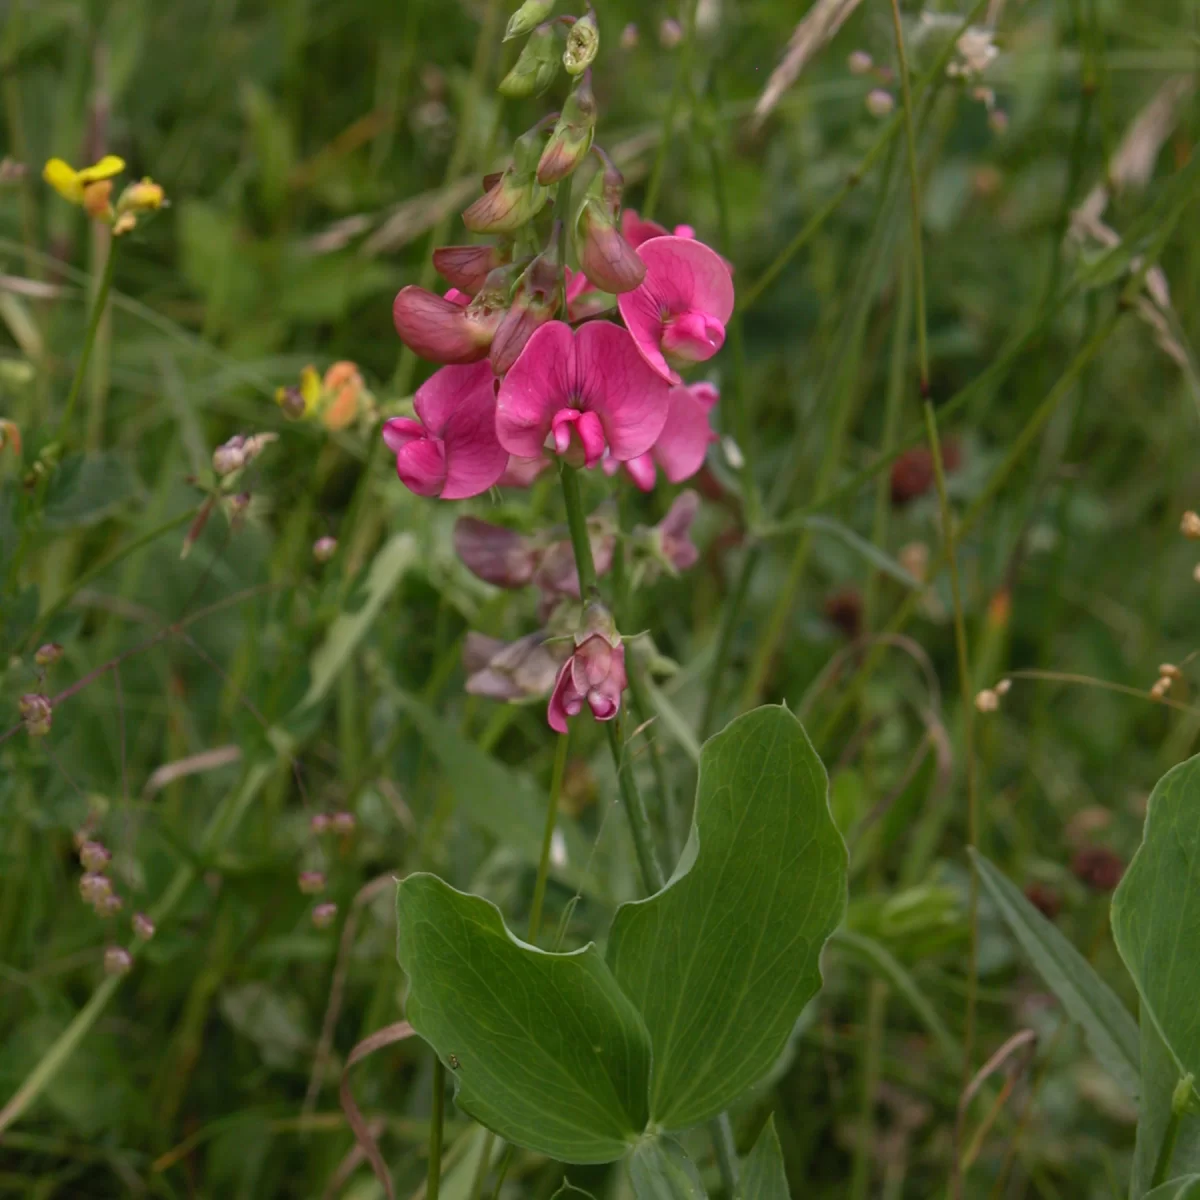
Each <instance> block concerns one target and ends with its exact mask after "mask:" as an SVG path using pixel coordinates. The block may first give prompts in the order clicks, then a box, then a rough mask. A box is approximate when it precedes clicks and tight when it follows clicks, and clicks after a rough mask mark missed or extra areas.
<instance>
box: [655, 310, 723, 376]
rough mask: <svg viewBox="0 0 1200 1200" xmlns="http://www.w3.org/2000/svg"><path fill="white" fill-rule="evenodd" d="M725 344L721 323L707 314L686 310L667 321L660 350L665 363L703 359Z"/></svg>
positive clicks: (703, 360)
mask: <svg viewBox="0 0 1200 1200" xmlns="http://www.w3.org/2000/svg"><path fill="white" fill-rule="evenodd" d="M723 345H725V326H724V325H722V324H721V322H720V321H718V320H717V319H716V318H715V317H710V316H709V315H708V314H707V313H698V312H686V313H684V314H683V316H681V317H675V318H674V319H673V320H671V321H668V322H667V324H666V327H665V328H664V329H663V336H662V349H663V353H664V354H665V355H666V357H667V361H668V362H679V363H682V364H685V365H686V364H688V363H698V362H707V361H708V359H710V358H712V356H713V355H714V354H716V352H717V351H718V350H720V348H721V347H722V346H723Z"/></svg>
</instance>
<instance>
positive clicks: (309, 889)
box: [296, 871, 325, 896]
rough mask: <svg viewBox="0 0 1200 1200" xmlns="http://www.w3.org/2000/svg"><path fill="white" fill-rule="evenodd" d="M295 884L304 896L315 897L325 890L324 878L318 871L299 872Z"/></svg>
mask: <svg viewBox="0 0 1200 1200" xmlns="http://www.w3.org/2000/svg"><path fill="white" fill-rule="evenodd" d="M296 883H297V885H298V886H299V888H300V890H301V891H302V892H303V893H304V894H305V895H306V896H316V895H319V894H320V893H321V892H323V891H324V890H325V876H324V875H323V874H322V873H321V872H320V871H301V872H300V878H299V879H298V880H297V881H296Z"/></svg>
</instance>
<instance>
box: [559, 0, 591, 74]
mask: <svg viewBox="0 0 1200 1200" xmlns="http://www.w3.org/2000/svg"><path fill="white" fill-rule="evenodd" d="M599 52H600V26H599V25H598V24H597V23H596V13H595V10H594V9H593V8H592V7H591V5H588V10H587V12H586V13H585V14H584V15H583V16H582V17H580V18H579V20H577V21H576V22H575V24H574V25H572V26H571V28H570V29H569V30H568V31H567V48H566V49H565V50H564V51H563V66H564V67H566V68H567V74H568V75H582V74H583V73H584V71H586V70H587V69H588V67H590V66H591V65H592V63H593V62H595V61H596V55H597V54H598V53H599Z"/></svg>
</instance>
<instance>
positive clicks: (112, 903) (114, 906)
mask: <svg viewBox="0 0 1200 1200" xmlns="http://www.w3.org/2000/svg"><path fill="white" fill-rule="evenodd" d="M95 907H96V916H98V917H115V916H116V915H117V913H119V912H120V911H121V909H123V908H124V907H125V901H124V900H122V899H121V897H120V896H118V895H117V893H116V892H109V893H108V895H107V896H101V897H100V898H99V899H98V900H97V901H96V905H95Z"/></svg>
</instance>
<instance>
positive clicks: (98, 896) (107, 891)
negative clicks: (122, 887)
mask: <svg viewBox="0 0 1200 1200" xmlns="http://www.w3.org/2000/svg"><path fill="white" fill-rule="evenodd" d="M79 895H80V898H81V899H82V900H83V902H84V903H85V904H90V905H92V906H93V907H95V906H96V904H98V903H99V902H100V901H101V900H103V899H104V897H105V896H111V895H112V880H111V879H109V878H108V876H107V875H98V874H96V873H95V872H92V871H89V872H88V873H87V874H86V875H81V876H80V877H79Z"/></svg>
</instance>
